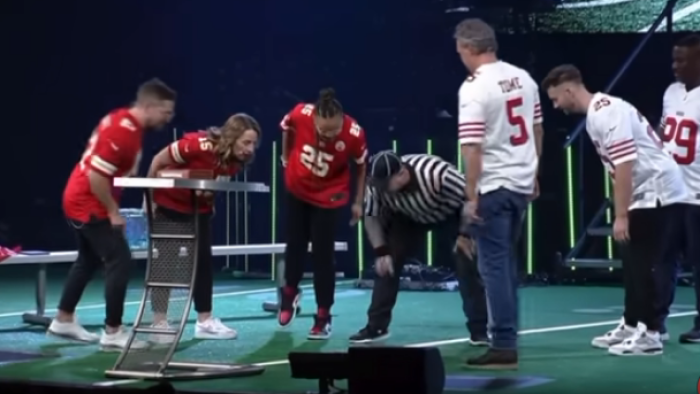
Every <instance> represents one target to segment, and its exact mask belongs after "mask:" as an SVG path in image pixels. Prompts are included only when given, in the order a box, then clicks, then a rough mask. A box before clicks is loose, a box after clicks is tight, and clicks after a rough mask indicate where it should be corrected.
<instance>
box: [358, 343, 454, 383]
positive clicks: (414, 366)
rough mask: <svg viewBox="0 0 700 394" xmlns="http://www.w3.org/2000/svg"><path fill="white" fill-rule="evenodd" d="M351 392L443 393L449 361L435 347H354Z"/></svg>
mask: <svg viewBox="0 0 700 394" xmlns="http://www.w3.org/2000/svg"><path fill="white" fill-rule="evenodd" d="M348 355H349V357H348V361H349V364H350V371H349V376H348V391H349V394H368V393H401V394H441V393H442V392H443V390H444V389H445V365H444V364H443V362H442V356H441V355H440V350H438V348H435V347H427V348H412V347H378V346H368V347H360V346H357V347H351V348H350V349H349V350H348Z"/></svg>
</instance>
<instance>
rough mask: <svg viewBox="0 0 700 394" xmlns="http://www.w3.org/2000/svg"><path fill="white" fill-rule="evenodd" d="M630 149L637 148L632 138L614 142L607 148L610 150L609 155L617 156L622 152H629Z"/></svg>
mask: <svg viewBox="0 0 700 394" xmlns="http://www.w3.org/2000/svg"><path fill="white" fill-rule="evenodd" d="M630 149H632V150H636V146H635V145H634V140H632V139H629V140H624V141H620V142H614V143H612V144H610V145H609V146H608V147H607V148H606V150H607V151H608V156H610V157H613V156H617V155H618V154H619V153H620V152H627V151H629V150H630Z"/></svg>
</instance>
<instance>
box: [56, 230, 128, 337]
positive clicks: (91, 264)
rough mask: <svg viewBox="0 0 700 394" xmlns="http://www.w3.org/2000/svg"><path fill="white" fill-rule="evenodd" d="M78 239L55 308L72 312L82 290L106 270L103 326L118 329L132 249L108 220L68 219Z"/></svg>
mask: <svg viewBox="0 0 700 394" xmlns="http://www.w3.org/2000/svg"><path fill="white" fill-rule="evenodd" d="M68 223H69V224H70V225H71V227H72V228H73V229H74V230H75V232H76V235H77V239H78V259H77V260H76V261H75V263H73V265H72V266H71V269H70V272H69V273H68V278H66V282H65V284H64V286H63V294H62V295H61V301H60V302H59V304H58V309H59V310H60V311H62V312H66V313H74V312H75V308H76V306H77V305H78V302H79V301H80V298H81V297H82V295H83V292H84V291H85V287H87V284H88V283H89V282H90V280H91V279H92V277H93V275H94V274H95V272H96V271H97V270H99V269H100V268H101V267H103V266H104V269H105V305H106V308H105V309H106V311H105V315H106V316H105V325H107V326H109V327H119V326H121V325H122V316H123V315H124V302H125V300H126V289H127V285H128V284H129V276H130V273H131V269H132V266H133V262H132V260H131V250H129V244H128V243H127V241H126V237H125V236H124V231H123V229H119V228H114V227H112V224H111V223H110V222H109V220H107V219H103V220H92V221H90V222H88V223H82V222H78V221H75V220H70V219H69V220H68Z"/></svg>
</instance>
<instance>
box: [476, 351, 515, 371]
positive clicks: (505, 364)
mask: <svg viewBox="0 0 700 394" xmlns="http://www.w3.org/2000/svg"><path fill="white" fill-rule="evenodd" d="M466 367H467V368H472V369H498V370H507V369H518V351H517V350H502V349H489V350H487V351H486V353H484V354H482V355H481V356H479V357H473V358H470V359H468V360H467V364H466Z"/></svg>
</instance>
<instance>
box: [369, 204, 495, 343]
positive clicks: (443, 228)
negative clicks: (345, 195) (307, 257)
mask: <svg viewBox="0 0 700 394" xmlns="http://www.w3.org/2000/svg"><path fill="white" fill-rule="evenodd" d="M382 226H383V228H384V235H385V239H386V240H387V246H388V247H389V250H390V252H391V257H392V260H393V263H394V275H386V276H383V277H377V278H375V280H374V288H373V290H372V302H371V304H370V306H369V310H368V311H367V315H368V317H369V322H368V326H369V327H371V328H373V329H378V330H387V329H388V328H389V324H390V322H391V314H392V310H393V309H394V305H396V297H397V295H398V292H399V276H400V273H401V269H402V268H403V266H404V264H406V261H407V260H408V259H409V258H411V257H413V256H415V254H416V248H417V247H418V246H419V245H422V244H424V242H425V237H426V234H427V233H428V232H429V231H434V232H435V234H436V239H449V240H452V242H454V241H455V240H456V238H457V235H458V229H459V217H457V216H455V218H454V219H451V220H448V221H447V222H445V223H441V224H438V225H434V226H426V225H424V224H420V223H417V222H415V221H413V220H411V219H409V218H407V217H406V216H403V215H400V214H389V215H387V216H383V217H382ZM453 257H454V259H455V268H456V269H455V271H456V274H457V281H458V283H459V292H460V296H461V297H462V310H463V311H464V315H465V317H466V319H467V328H468V329H469V332H470V333H471V335H472V336H475V337H486V335H487V328H486V326H487V323H488V312H487V308H486V295H485V292H484V285H483V283H482V281H481V277H480V276H479V271H478V268H477V265H476V260H475V259H471V258H469V257H467V256H466V255H464V254H463V253H462V252H460V251H455V252H454V254H453Z"/></svg>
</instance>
